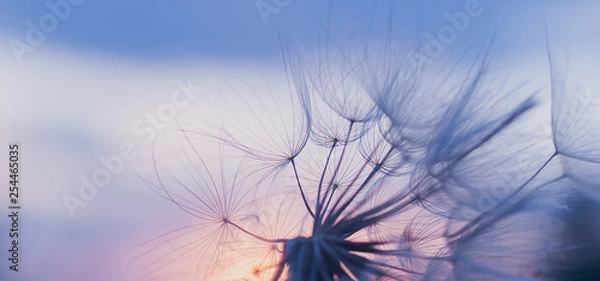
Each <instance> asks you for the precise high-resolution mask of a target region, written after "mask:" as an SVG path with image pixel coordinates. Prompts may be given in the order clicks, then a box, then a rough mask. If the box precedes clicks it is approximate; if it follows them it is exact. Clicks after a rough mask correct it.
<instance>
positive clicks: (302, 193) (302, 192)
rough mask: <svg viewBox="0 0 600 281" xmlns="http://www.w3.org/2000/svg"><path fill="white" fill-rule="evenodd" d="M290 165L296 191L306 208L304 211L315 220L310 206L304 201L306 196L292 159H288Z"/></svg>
mask: <svg viewBox="0 0 600 281" xmlns="http://www.w3.org/2000/svg"><path fill="white" fill-rule="evenodd" d="M290 162H291V163H292V168H293V169H294V177H295V178H296V183H297V184H298V189H300V195H302V201H304V206H306V210H307V211H308V213H309V214H310V216H311V217H313V219H314V218H315V213H313V211H312V209H311V208H310V205H309V204H308V200H306V195H305V194H304V189H303V188H302V183H301V182H300V176H299V175H298V169H297V168H296V162H295V161H294V158H292V159H290Z"/></svg>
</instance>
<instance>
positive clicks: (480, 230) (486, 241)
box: [149, 48, 600, 281]
mask: <svg viewBox="0 0 600 281" xmlns="http://www.w3.org/2000/svg"><path fill="white" fill-rule="evenodd" d="M320 52H323V50H320ZM359 54H360V53H359ZM384 56H388V58H392V57H393V58H403V55H402V54H394V55H392V54H391V52H389V51H386V52H385V53H384ZM300 57H302V58H303V59H300ZM307 57H310V56H301V55H299V54H292V50H291V49H289V48H288V49H284V58H285V62H286V66H287V71H288V74H289V77H290V79H291V83H292V85H293V86H290V91H291V92H292V93H294V94H295V95H296V96H293V95H292V100H293V102H291V105H292V108H294V106H295V109H293V110H290V111H288V112H287V113H290V114H285V112H284V111H283V108H286V110H287V107H282V105H283V103H282V102H280V101H279V100H278V99H276V97H275V95H273V94H272V92H270V94H269V96H270V97H271V98H273V99H275V101H274V102H273V103H272V104H271V105H273V106H268V105H267V104H269V102H268V101H265V100H263V99H260V98H257V99H256V100H254V99H244V103H245V104H247V105H250V104H252V103H255V104H256V105H257V108H258V109H251V110H248V111H247V112H249V115H250V117H251V118H243V117H238V116H237V115H236V114H231V115H227V114H224V115H225V116H224V117H230V118H233V120H234V122H233V123H230V125H233V126H232V127H233V129H239V125H236V124H237V123H236V122H243V123H244V124H255V125H252V127H251V128H250V125H249V127H248V128H245V129H241V133H240V132H238V133H236V132H235V130H232V129H231V128H228V127H226V126H222V127H219V129H221V132H220V133H211V132H208V131H207V130H203V129H202V128H199V127H198V126H195V127H194V126H190V128H183V126H181V127H179V128H176V129H175V130H173V132H174V133H177V134H180V135H181V137H182V138H183V139H184V140H185V143H186V148H185V149H183V150H180V151H179V153H177V154H169V156H170V157H171V160H170V162H169V160H168V159H167V160H165V161H166V162H163V160H162V159H161V160H158V159H155V161H156V163H157V164H156V165H157V166H156V173H157V183H156V184H154V185H153V186H154V189H155V190H156V191H157V193H159V194H160V195H161V196H163V197H165V198H166V199H168V200H170V201H172V202H174V203H175V204H176V205H177V206H178V207H179V208H181V209H182V210H183V211H185V212H186V213H188V214H190V215H192V216H193V217H195V218H196V219H197V220H198V221H200V222H202V228H203V229H202V230H199V228H200V226H198V228H192V229H193V230H190V231H189V232H187V231H186V230H181V234H177V233H178V232H176V233H174V236H175V237H184V236H185V237H189V236H188V233H189V234H190V235H196V236H195V237H194V238H189V239H190V240H191V242H190V243H188V244H186V245H184V246H183V247H181V248H179V249H177V248H176V249H175V250H172V251H168V252H167V253H166V254H165V255H162V256H159V257H158V259H156V260H155V261H154V262H153V263H151V265H152V266H154V267H159V266H157V265H158V264H165V263H166V265H165V266H167V265H169V263H170V262H173V261H172V260H173V259H175V260H177V259H180V258H181V256H180V255H179V254H178V253H179V252H183V253H184V254H185V253H190V252H196V253H199V254H198V255H196V256H195V257H194V258H195V260H196V261H198V263H197V264H195V265H194V266H195V270H193V271H191V272H190V273H189V274H188V276H189V277H190V278H192V279H197V280H222V279H225V278H238V279H239V280H290V281H307V280H308V281H312V280H315V281H316V280H325V281H326V280H537V276H536V274H538V273H539V272H546V271H545V267H546V265H545V264H544V263H543V262H540V261H542V260H544V258H545V257H547V256H548V255H549V254H550V253H553V252H557V251H559V250H560V243H559V241H558V239H557V238H556V237H557V236H558V235H559V233H560V230H561V229H563V226H562V224H561V223H558V222H557V220H555V219H554V214H555V212H557V210H558V209H559V206H564V202H565V199H566V198H567V197H568V196H565V194H569V193H570V192H571V190H572V189H571V187H570V185H569V184H568V183H575V185H577V186H579V187H587V186H588V185H594V186H595V184H597V183H598V179H597V178H594V176H595V175H596V174H593V173H589V174H585V173H578V171H579V169H584V170H586V171H590V170H591V169H592V168H590V167H587V166H585V165H584V164H582V163H580V162H586V163H594V164H595V163H598V162H600V161H597V159H595V157H596V154H597V149H596V148H595V147H594V146H593V145H591V144H590V143H591V139H589V138H588V137H590V138H591V137H593V136H590V135H587V134H586V132H585V131H584V130H583V129H581V128H580V127H577V126H575V127H573V126H571V125H568V126H567V125H564V123H561V122H560V121H559V119H561V118H563V114H562V109H561V107H560V106H559V105H560V101H562V99H564V96H563V94H562V93H560V92H558V93H557V92H556V91H557V89H560V88H561V87H560V86H557V85H554V86H553V90H554V91H553V92H554V94H553V113H552V114H553V115H552V124H553V138H552V141H553V143H554V146H555V148H556V149H555V151H549V150H546V149H545V148H544V147H545V146H543V144H544V140H540V139H539V138H538V137H537V136H533V135H531V134H527V130H528V128H529V126H531V124H530V123H528V121H527V120H528V117H529V116H530V114H532V113H531V112H532V110H534V107H535V106H536V104H537V103H536V98H537V97H536V94H537V91H536V90H531V88H532V87H529V85H528V84H527V83H526V82H527V81H524V83H521V84H519V85H516V86H514V87H509V86H507V85H508V84H507V83H506V81H507V80H506V77H505V76H503V75H502V74H501V73H500V72H498V71H492V70H491V69H492V68H491V65H490V62H489V60H488V58H487V51H485V50H484V51H482V52H481V54H479V56H478V57H477V58H475V60H474V61H475V62H474V63H473V64H472V65H471V66H470V67H467V69H466V70H464V69H463V65H464V64H463V61H461V62H459V63H455V64H451V65H450V68H441V70H440V69H435V68H424V67H421V66H419V65H415V64H414V62H411V61H409V60H408V59H403V60H400V61H399V62H400V63H399V64H398V65H394V64H393V63H386V64H385V65H384V66H383V67H382V68H383V69H378V70H376V71H369V70H370V69H372V68H373V61H375V62H381V60H380V59H379V58H378V57H377V55H372V54H368V55H365V54H362V55H359V57H358V59H356V60H354V59H348V56H347V54H345V53H344V54H342V53H341V52H340V51H339V49H333V50H328V51H327V53H325V54H323V53H318V55H317V56H315V57H316V61H310V60H309V59H306V58H307ZM373 58H375V59H373ZM464 60H466V59H464ZM369 73H371V74H369ZM554 80H556V77H555V79H554ZM555 83H556V81H555ZM249 88H250V87H249ZM251 91H252V90H251ZM235 92H236V93H240V90H239V89H236V90H235ZM240 96H243V95H241V94H240ZM438 97H439V99H438ZM285 117H288V118H290V120H279V119H278V118H285ZM253 118H255V119H256V121H255V122H256V123H253V122H254V121H252V119H253ZM288 121H289V122H288ZM289 124H292V127H287V126H288V125H289ZM570 136H574V137H573V138H571V137H570ZM200 144H202V145H203V149H200V148H199V145H200ZM211 145H212V146H216V148H217V149H214V150H211V149H209V147H211ZM211 151H212V152H216V151H218V152H217V153H216V155H213V157H214V158H209V157H208V156H206V155H205V154H210V153H209V152H211ZM523 155H529V157H525V158H524V157H522V156H523ZM559 156H560V157H561V160H560V161H558V160H557V159H558V157H559ZM523 159H526V160H527V161H528V162H527V163H525V164H524V163H523ZM171 162H172V163H171ZM159 163H160V164H159ZM165 163H169V164H168V165H167V164H165ZM234 163H236V164H237V165H234ZM231 167H234V168H233V169H231ZM173 170H176V171H177V173H174V172H171V171H173ZM592 174H593V175H592ZM567 180H569V181H567ZM582 189H585V188H582ZM159 246H160V245H159ZM157 247H158V246H157ZM169 259H171V260H169ZM158 270H160V268H159V269H158ZM154 272H155V271H152V272H150V273H149V274H150V275H151V274H154ZM242 278H245V279H242Z"/></svg>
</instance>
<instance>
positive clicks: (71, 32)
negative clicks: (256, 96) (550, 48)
mask: <svg viewBox="0 0 600 281" xmlns="http://www.w3.org/2000/svg"><path fill="white" fill-rule="evenodd" d="M79 1H81V0H79ZM46 2H54V0H52V1H2V2H1V3H0V11H1V12H0V32H2V33H5V34H7V35H8V36H11V37H13V38H16V39H19V38H21V39H22V38H23V37H24V35H25V33H26V32H27V29H28V27H27V26H26V24H25V23H26V22H27V21H28V20H31V21H33V22H37V21H38V20H39V19H40V18H41V17H42V16H43V15H44V14H46V13H48V12H50V9H49V8H48V7H47V5H46ZM59 2H60V1H59ZM278 2H282V3H284V4H283V5H281V7H278V6H276V3H274V2H272V1H271V0H261V1H239V0H237V1H236V0H208V1H181V0H177V1H141V0H134V1H117V0H106V1H91V0H87V1H83V4H81V5H79V6H73V7H72V10H71V11H70V13H69V15H68V16H67V17H66V18H65V19H64V20H63V21H61V22H60V23H59V26H58V28H57V30H56V31H55V32H53V33H52V34H49V36H48V38H47V42H46V43H45V44H48V45H56V46H62V47H64V48H69V49H70V48H73V49H75V50H80V51H91V52H97V53H103V54H108V55H114V56H124V57H131V58H135V59H149V60H153V59H177V58H180V59H181V58H183V59H186V58H190V57H211V58H215V57H217V58H263V57H265V56H267V57H270V56H276V55H278V50H279V43H278V40H277V35H278V33H281V34H283V35H285V36H290V37H293V38H294V39H295V40H296V41H300V42H302V44H316V42H317V40H318V39H317V36H316V31H318V30H319V29H321V30H323V28H322V27H319V26H326V25H327V20H328V19H333V21H332V22H334V23H335V22H337V24H333V25H331V26H332V28H335V27H336V26H340V25H341V26H345V27H346V29H347V30H351V31H352V32H354V31H355V30H356V31H359V32H362V33H365V32H366V29H367V28H368V26H369V24H372V25H373V28H372V32H373V33H378V31H377V30H380V29H381V27H382V26H383V25H384V24H385V22H386V21H387V18H388V17H389V15H392V18H393V25H394V27H393V30H394V31H393V33H394V36H395V37H396V38H398V40H402V41H406V40H413V41H414V39H415V38H420V40H425V39H424V37H423V33H425V32H428V31H430V32H435V31H436V30H437V29H438V28H439V27H441V26H443V25H445V24H447V21H446V19H445V18H444V16H443V15H444V14H445V13H451V14H452V13H454V12H458V11H460V10H461V9H463V7H464V5H465V3H466V2H468V1H440V0H426V1H409V0H404V1H391V0H388V1H357V0H353V1H343V2H342V1H317V0H309V1H299V0H290V1H287V2H286V1H278ZM288 2H289V3H288ZM474 2H478V3H479V4H480V5H481V6H482V7H483V8H485V12H484V14H483V15H482V16H481V17H479V18H476V19H474V21H473V23H474V24H472V26H470V27H469V30H468V32H465V34H464V35H462V37H463V38H462V39H461V40H460V43H461V44H469V42H470V41H473V40H478V39H481V38H482V37H486V36H487V37H489V36H490V35H491V34H492V33H493V32H498V33H499V34H500V35H502V32H503V30H510V34H505V36H507V37H510V38H511V40H512V41H514V40H517V39H518V40H520V41H523V40H524V38H523V37H522V35H524V34H525V35H527V36H531V35H534V37H538V36H535V34H530V32H533V33H541V32H542V31H543V27H542V26H543V25H542V21H541V16H540V14H541V13H544V14H547V17H548V18H549V20H550V21H552V20H554V19H557V20H561V19H559V18H560V17H563V18H564V17H566V18H571V16H569V15H566V16H565V15H564V14H565V13H568V10H569V9H574V10H575V11H577V12H578V13H579V12H581V11H589V8H588V7H591V6H592V4H590V3H593V1H589V0H588V1H575V2H572V3H569V4H568V5H564V4H561V2H562V3H564V1H540V0H537V1H535V0H534V1H516V0H511V1H492V0H479V1H474ZM257 3H266V4H264V5H263V6H261V7H273V8H275V9H276V10H274V12H273V13H271V14H270V15H269V16H268V17H267V18H268V24H265V22H264V21H263V18H262V17H261V14H260V12H259V11H258V8H257V5H258V4H257ZM259 6H260V5H259ZM578 6H581V7H579V8H578ZM555 7H560V9H559V10H557V9H555ZM565 8H566V9H565ZM265 9H268V8H265ZM330 11H332V13H330ZM596 12H597V11H596ZM329 15H332V16H331V17H330V16H329ZM515 25H516V26H519V32H518V33H515V32H514V31H515V30H514V27H515ZM528 33H529V34H528ZM507 40H508V39H507ZM515 45H516V44H515ZM2 46H3V47H7V45H6V44H2Z"/></svg>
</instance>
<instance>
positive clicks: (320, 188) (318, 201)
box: [313, 139, 338, 229]
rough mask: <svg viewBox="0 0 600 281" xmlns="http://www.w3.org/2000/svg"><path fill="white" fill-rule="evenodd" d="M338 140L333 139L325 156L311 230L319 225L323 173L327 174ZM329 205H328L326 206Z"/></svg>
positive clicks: (324, 195)
mask: <svg viewBox="0 0 600 281" xmlns="http://www.w3.org/2000/svg"><path fill="white" fill-rule="evenodd" d="M337 143H338V140H337V139H334V140H333V143H332V144H331V149H329V153H328V154H327V160H326V161H325V167H323V173H321V178H320V179H319V189H318V191H317V208H316V219H315V223H314V226H313V229H316V228H317V225H318V224H319V223H320V217H321V206H322V204H321V191H322V188H323V181H324V180H325V173H326V172H327V167H328V166H329V161H330V160H331V155H332V154H333V150H334V149H335V146H336V145H337ZM331 195H332V196H333V192H332V193H331ZM332 196H330V197H329V201H331V197H332ZM323 197H326V194H323ZM327 205H329V204H327Z"/></svg>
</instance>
